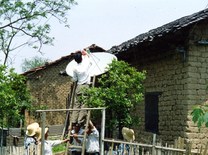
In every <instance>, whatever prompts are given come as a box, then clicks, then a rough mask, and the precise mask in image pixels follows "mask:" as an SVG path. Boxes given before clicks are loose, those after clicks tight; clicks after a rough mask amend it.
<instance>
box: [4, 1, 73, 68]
mask: <svg viewBox="0 0 208 155" xmlns="http://www.w3.org/2000/svg"><path fill="white" fill-rule="evenodd" d="M74 4H76V2H75V1H74V0H1V1H0V21H1V22H0V51H1V52H2V53H0V54H1V55H4V58H2V63H3V64H4V65H6V64H7V61H8V58H9V55H10V53H11V52H12V51H14V50H16V49H18V48H20V47H22V46H24V45H28V46H30V47H33V48H35V49H37V50H38V51H40V49H41V47H42V45H44V44H49V45H50V44H52V41H53V37H50V36H49V34H50V24H48V21H49V20H51V19H57V20H58V22H59V23H61V24H64V25H65V26H68V25H67V13H68V11H69V10H70V8H71V5H74Z"/></svg>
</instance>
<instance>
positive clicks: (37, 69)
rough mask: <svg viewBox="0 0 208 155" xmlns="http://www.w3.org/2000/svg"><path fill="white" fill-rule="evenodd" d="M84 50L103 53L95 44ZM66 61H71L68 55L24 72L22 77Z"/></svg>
mask: <svg viewBox="0 0 208 155" xmlns="http://www.w3.org/2000/svg"><path fill="white" fill-rule="evenodd" d="M86 48H88V49H89V50H90V51H91V52H103V51H105V50H104V49H103V48H101V47H99V46H97V45H95V44H92V45H91V46H89V47H86ZM75 52H76V51H75ZM75 52H72V53H75ZM66 59H67V60H70V59H71V54H70V55H67V56H63V57H61V58H60V59H57V60H55V61H52V62H47V63H46V64H45V65H43V66H40V67H36V68H33V69H31V70H29V71H26V72H24V73H22V75H28V74H31V73H35V72H37V71H39V70H43V69H46V68H47V67H49V66H51V65H55V64H57V63H59V62H61V61H62V60H66Z"/></svg>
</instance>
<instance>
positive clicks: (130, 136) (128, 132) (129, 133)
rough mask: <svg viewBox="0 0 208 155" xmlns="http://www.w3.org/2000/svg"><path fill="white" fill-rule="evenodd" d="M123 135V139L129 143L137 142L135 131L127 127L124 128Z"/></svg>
mask: <svg viewBox="0 0 208 155" xmlns="http://www.w3.org/2000/svg"><path fill="white" fill-rule="evenodd" d="M122 135H123V138H124V139H125V140H127V141H129V142H132V141H134V140H135V136H134V130H132V129H129V128H127V127H123V128H122Z"/></svg>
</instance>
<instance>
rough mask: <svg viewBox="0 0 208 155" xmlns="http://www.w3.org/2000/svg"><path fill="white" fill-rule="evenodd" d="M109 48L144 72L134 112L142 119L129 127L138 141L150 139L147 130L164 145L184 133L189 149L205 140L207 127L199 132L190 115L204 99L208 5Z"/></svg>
mask: <svg viewBox="0 0 208 155" xmlns="http://www.w3.org/2000/svg"><path fill="white" fill-rule="evenodd" d="M108 52H111V53H113V54H115V55H116V56H117V57H118V59H119V60H124V61H126V62H128V63H130V64H131V65H132V66H134V67H136V68H137V69H138V70H139V71H141V70H146V71H147V78H146V80H145V82H144V87H145V96H144V102H143V103H141V104H140V105H139V106H138V107H137V111H138V112H137V113H136V114H137V115H139V116H140V117H141V123H140V125H138V126H135V127H134V128H135V129H136V130H135V131H136V132H135V133H136V139H137V140H138V141H144V142H152V133H156V134H157V139H158V140H161V141H162V142H164V143H169V144H170V143H172V144H173V143H174V140H175V139H177V138H178V137H183V138H185V139H186V140H190V141H191V142H192V143H193V145H192V147H193V148H194V149H197V148H200V146H201V144H205V143H206V142H207V141H208V135H207V134H206V133H207V131H208V129H206V128H203V129H202V130H201V132H199V131H198V128H197V126H196V124H194V123H193V121H192V117H191V115H190V113H191V111H192V110H193V107H194V106H195V105H197V104H200V103H203V102H204V101H206V100H207V97H208V90H207V86H208V9H205V10H202V11H200V12H197V13H194V14H192V15H189V16H185V17H182V18H180V19H178V20H175V21H173V22H170V23H168V24H166V25H163V26H161V27H158V28H156V29H153V30H150V31H149V32H147V33H143V34H140V35H138V36H137V37H135V38H133V39H130V40H128V41H126V42H124V43H122V44H120V45H118V46H114V47H112V48H111V49H109V50H108ZM144 137H145V139H143V138H144Z"/></svg>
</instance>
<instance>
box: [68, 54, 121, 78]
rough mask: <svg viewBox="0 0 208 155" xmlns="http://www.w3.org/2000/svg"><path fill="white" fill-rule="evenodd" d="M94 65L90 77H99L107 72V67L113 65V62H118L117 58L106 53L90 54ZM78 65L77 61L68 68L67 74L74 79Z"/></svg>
mask: <svg viewBox="0 0 208 155" xmlns="http://www.w3.org/2000/svg"><path fill="white" fill-rule="evenodd" d="M89 58H90V59H91V62H92V65H91V67H90V69H89V73H90V76H97V75H100V74H103V73H105V72H106V71H107V68H106V67H107V66H108V65H109V64H111V62H112V60H114V59H115V60H117V58H116V56H115V55H113V54H111V53H106V52H94V53H90V54H89ZM76 65H77V62H76V61H75V60H72V61H71V62H70V63H69V64H68V65H67V66H66V73H67V74H68V75H69V76H71V77H73V70H74V67H75V66H76Z"/></svg>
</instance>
